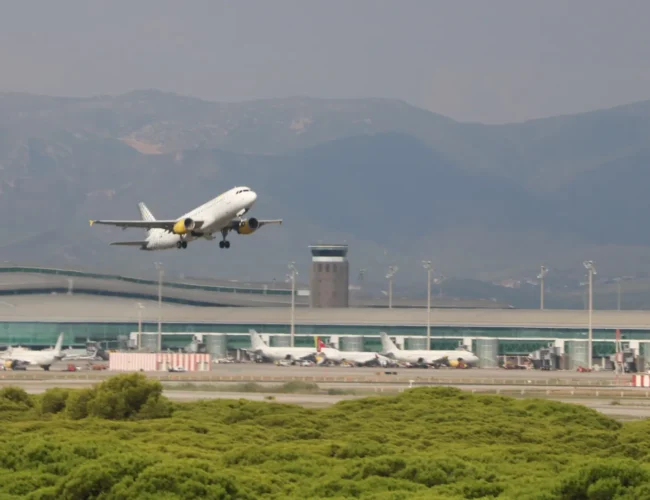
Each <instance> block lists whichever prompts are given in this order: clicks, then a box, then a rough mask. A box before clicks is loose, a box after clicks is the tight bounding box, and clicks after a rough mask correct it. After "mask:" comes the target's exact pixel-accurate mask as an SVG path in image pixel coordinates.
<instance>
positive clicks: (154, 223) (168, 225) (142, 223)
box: [90, 219, 203, 233]
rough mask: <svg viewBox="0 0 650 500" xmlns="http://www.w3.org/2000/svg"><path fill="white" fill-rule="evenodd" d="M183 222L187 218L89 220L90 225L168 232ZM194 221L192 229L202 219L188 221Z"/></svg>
mask: <svg viewBox="0 0 650 500" xmlns="http://www.w3.org/2000/svg"><path fill="white" fill-rule="evenodd" d="M179 222H180V223H181V224H182V223H183V222H185V223H186V224H187V223H188V221H187V220H185V221H183V219H180V220H178V219H177V220H91V221H90V225H91V226H93V225H95V224H105V225H107V226H117V227H121V228H122V229H126V228H129V227H135V228H141V229H165V230H166V231H169V232H170V233H171V232H173V229H174V226H176V225H177V224H178V223H179ZM192 222H193V223H194V226H193V227H192V229H200V228H201V226H203V221H201V220H195V221H192V220H189V223H192Z"/></svg>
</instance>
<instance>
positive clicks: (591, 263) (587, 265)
mask: <svg viewBox="0 0 650 500" xmlns="http://www.w3.org/2000/svg"><path fill="white" fill-rule="evenodd" d="M582 265H583V266H585V269H586V270H587V271H588V272H589V347H588V357H587V360H588V361H589V365H588V367H589V369H590V370H591V365H592V357H593V354H592V352H593V351H592V345H593V328H592V326H593V325H592V313H593V309H594V302H593V283H594V279H593V277H594V274H597V273H596V267H595V266H594V261H593V260H586V261H584V262H583V263H582Z"/></svg>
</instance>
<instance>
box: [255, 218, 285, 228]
mask: <svg viewBox="0 0 650 500" xmlns="http://www.w3.org/2000/svg"><path fill="white" fill-rule="evenodd" d="M258 222H259V224H260V225H259V227H262V226H266V225H267V224H282V219H269V220H259V221H258Z"/></svg>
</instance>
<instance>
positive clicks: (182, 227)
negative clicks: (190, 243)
mask: <svg viewBox="0 0 650 500" xmlns="http://www.w3.org/2000/svg"><path fill="white" fill-rule="evenodd" d="M194 226H196V223H195V222H194V221H193V220H192V219H190V218H189V217H188V218H186V219H182V220H179V221H178V222H177V223H176V224H174V227H173V228H172V232H173V233H174V234H186V233H189V232H190V231H191V230H192V229H194Z"/></svg>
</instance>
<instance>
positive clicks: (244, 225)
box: [224, 217, 282, 234]
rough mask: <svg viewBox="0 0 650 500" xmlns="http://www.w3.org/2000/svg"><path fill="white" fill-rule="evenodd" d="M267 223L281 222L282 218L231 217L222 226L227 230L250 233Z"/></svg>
mask: <svg viewBox="0 0 650 500" xmlns="http://www.w3.org/2000/svg"><path fill="white" fill-rule="evenodd" d="M267 224H282V219H267V220H261V219H256V218H255V217H251V218H250V219H233V220H231V221H230V222H229V223H228V225H227V226H226V227H225V228H224V229H225V230H227V231H235V232H237V233H239V234H251V233H254V232H255V231H257V230H258V229H259V228H261V227H262V226H266V225H267Z"/></svg>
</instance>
